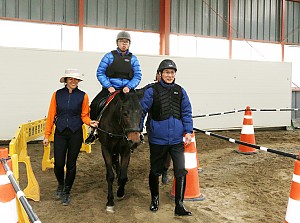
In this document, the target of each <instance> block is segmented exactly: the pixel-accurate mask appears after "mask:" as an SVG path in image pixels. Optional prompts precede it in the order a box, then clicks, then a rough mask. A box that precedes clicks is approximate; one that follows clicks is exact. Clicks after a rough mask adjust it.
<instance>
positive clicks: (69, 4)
mask: <svg viewBox="0 0 300 223" xmlns="http://www.w3.org/2000/svg"><path fill="white" fill-rule="evenodd" d="M0 16H1V17H9V18H19V19H29V20H39V21H47V22H60V23H69V24H78V0H0Z"/></svg>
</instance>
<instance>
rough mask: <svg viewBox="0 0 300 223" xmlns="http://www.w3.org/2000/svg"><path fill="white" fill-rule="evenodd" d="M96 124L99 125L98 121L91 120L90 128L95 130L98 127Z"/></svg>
mask: <svg viewBox="0 0 300 223" xmlns="http://www.w3.org/2000/svg"><path fill="white" fill-rule="evenodd" d="M98 124H99V122H98V121H95V120H91V121H90V126H92V127H94V128H97V127H98Z"/></svg>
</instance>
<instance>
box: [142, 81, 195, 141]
mask: <svg viewBox="0 0 300 223" xmlns="http://www.w3.org/2000/svg"><path fill="white" fill-rule="evenodd" d="M159 83H160V84H161V85H162V86H163V87H165V88H172V87H173V86H174V84H166V83H164V82H163V81H160V82H159ZM141 105H142V108H143V118H142V121H141V124H140V127H141V129H143V125H144V119H145V116H146V114H147V113H148V112H149V111H150V108H151V107H152V105H153V88H152V87H149V88H148V89H147V90H146V91H145V93H144V97H143V99H142V101H141ZM147 131H148V140H149V142H150V143H152V144H158V145H175V144H178V143H182V142H183V135H184V133H192V132H193V119H192V106H191V103H190V100H189V97H188V95H187V93H186V91H185V90H184V89H183V88H182V101H181V119H180V120H179V119H176V118H174V117H173V116H170V117H169V118H168V119H166V120H162V121H154V120H153V119H151V118H150V122H149V126H148V128H147Z"/></svg>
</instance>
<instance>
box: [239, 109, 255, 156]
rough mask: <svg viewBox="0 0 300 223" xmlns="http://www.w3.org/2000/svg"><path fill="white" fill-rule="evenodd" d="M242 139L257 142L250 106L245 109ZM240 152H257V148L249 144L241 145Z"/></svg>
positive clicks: (252, 142)
mask: <svg viewBox="0 0 300 223" xmlns="http://www.w3.org/2000/svg"><path fill="white" fill-rule="evenodd" d="M240 141H242V142H247V143H250V144H255V136H254V128H253V120H252V111H251V109H250V107H249V106H247V107H246V110H245V114H244V121H243V127H242V132H241V137H240ZM238 152H239V153H243V154H253V153H256V149H255V148H252V147H249V146H244V145H239V150H238Z"/></svg>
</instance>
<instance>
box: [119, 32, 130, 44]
mask: <svg viewBox="0 0 300 223" xmlns="http://www.w3.org/2000/svg"><path fill="white" fill-rule="evenodd" d="M119 39H128V40H129V42H131V36H130V34H129V33H128V32H126V31H121V32H119V33H118V35H117V39H116V41H117V42H118V40H119Z"/></svg>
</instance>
